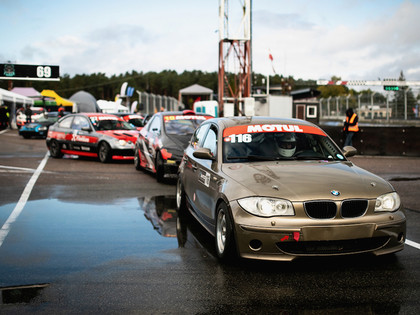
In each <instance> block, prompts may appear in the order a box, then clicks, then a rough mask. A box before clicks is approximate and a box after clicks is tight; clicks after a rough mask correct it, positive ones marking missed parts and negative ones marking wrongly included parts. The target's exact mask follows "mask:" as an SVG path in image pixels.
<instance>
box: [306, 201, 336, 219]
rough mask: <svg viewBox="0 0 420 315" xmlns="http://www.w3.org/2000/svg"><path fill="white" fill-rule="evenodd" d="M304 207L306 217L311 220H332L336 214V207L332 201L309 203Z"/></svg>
mask: <svg viewBox="0 0 420 315" xmlns="http://www.w3.org/2000/svg"><path fill="white" fill-rule="evenodd" d="M304 206H305V211H306V213H307V215H308V216H309V217H311V218H313V219H332V218H334V217H335V215H336V213H337V205H336V204H335V203H334V202H332V201H309V202H305V203H304Z"/></svg>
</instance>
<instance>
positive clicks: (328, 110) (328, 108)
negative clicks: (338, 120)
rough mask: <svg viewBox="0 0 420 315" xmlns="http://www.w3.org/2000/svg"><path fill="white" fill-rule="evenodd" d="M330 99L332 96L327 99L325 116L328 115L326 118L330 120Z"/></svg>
mask: <svg viewBox="0 0 420 315" xmlns="http://www.w3.org/2000/svg"><path fill="white" fill-rule="evenodd" d="M331 97H332V96H329V97H328V98H327V114H328V118H330V115H331V110H330V100H331Z"/></svg>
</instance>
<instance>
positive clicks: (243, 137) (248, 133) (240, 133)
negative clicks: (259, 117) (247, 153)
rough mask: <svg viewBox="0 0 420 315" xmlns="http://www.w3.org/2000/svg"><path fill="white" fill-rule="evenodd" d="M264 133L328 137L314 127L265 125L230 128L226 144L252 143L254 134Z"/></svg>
mask: <svg viewBox="0 0 420 315" xmlns="http://www.w3.org/2000/svg"><path fill="white" fill-rule="evenodd" d="M264 132H295V133H309V134H315V135H321V136H326V134H325V133H324V132H323V131H322V130H321V129H319V128H317V127H313V126H304V125H277V124H265V125H243V126H235V127H229V128H226V129H225V130H223V138H224V141H225V142H231V143H241V142H244V143H249V142H251V141H252V134H253V133H264Z"/></svg>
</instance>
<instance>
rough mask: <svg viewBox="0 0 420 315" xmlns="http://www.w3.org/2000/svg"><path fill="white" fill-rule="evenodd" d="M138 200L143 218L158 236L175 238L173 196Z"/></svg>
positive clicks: (174, 204) (174, 205)
mask: <svg viewBox="0 0 420 315" xmlns="http://www.w3.org/2000/svg"><path fill="white" fill-rule="evenodd" d="M138 200H139V205H140V208H141V209H143V211H144V216H145V217H146V219H147V220H149V221H150V223H151V224H152V226H153V228H154V229H155V230H156V231H157V232H158V233H159V234H160V235H162V236H165V237H176V218H177V215H176V199H175V196H155V197H142V198H139V199H138Z"/></svg>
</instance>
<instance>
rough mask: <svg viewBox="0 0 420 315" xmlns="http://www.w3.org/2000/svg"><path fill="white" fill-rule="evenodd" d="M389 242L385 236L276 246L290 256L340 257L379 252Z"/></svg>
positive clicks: (278, 244)
mask: <svg viewBox="0 0 420 315" xmlns="http://www.w3.org/2000/svg"><path fill="white" fill-rule="evenodd" d="M388 242H389V237H387V236H383V237H375V238H361V239H354V240H340V241H313V242H312V241H311V242H282V243H276V245H277V247H278V248H279V249H280V250H281V251H282V252H284V253H286V254H289V255H334V254H337V255H338V254H349V253H363V252H369V251H373V250H377V249H379V248H381V247H383V246H385V245H386V244H387V243H388Z"/></svg>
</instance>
